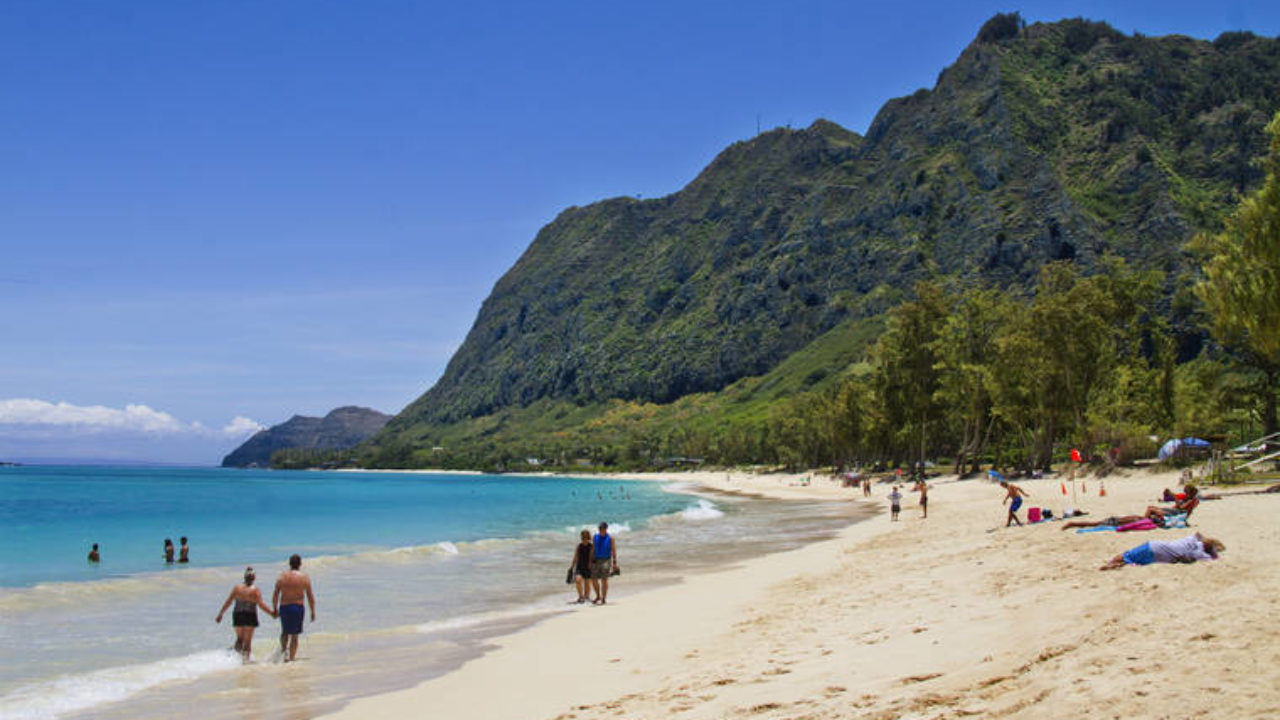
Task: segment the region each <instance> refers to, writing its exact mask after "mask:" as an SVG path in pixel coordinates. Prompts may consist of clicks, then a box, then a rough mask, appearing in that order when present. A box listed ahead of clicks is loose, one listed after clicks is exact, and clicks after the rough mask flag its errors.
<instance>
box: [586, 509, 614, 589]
mask: <svg viewBox="0 0 1280 720" xmlns="http://www.w3.org/2000/svg"><path fill="white" fill-rule="evenodd" d="M591 544H592V546H593V548H592V556H591V587H592V588H594V589H595V591H596V597H595V599H594V600H592V601H591V603H592V604H593V605H604V604H605V601H606V600H607V599H608V598H609V576H610V575H613V574H614V573H616V572H617V571H618V548H616V547H614V544H613V537H612V536H611V535H609V523H607V522H602V523H600V532H598V533H596V536H595V537H593V538H592V539H591Z"/></svg>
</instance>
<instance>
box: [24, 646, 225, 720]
mask: <svg viewBox="0 0 1280 720" xmlns="http://www.w3.org/2000/svg"><path fill="white" fill-rule="evenodd" d="M239 666H240V656H239V655H237V654H236V653H234V652H231V651H229V650H211V651H206V652H199V653H195V654H193V655H187V656H184V657H178V658H169V659H166V660H161V661H159V662H153V663H146V664H142V665H125V666H122V667H114V668H107V669H104V670H95V671H93V672H89V673H85V674H83V675H72V676H66V677H60V678H57V679H54V680H48V681H45V682H39V683H33V684H31V685H24V686H22V687H19V688H17V689H16V690H14V691H13V692H11V693H9V694H8V695H5V696H4V697H2V698H0V717H3V718H6V720H54V719H55V718H60V717H63V716H65V715H70V714H72V713H78V712H83V711H85V710H90V709H92V708H95V707H99V706H102V705H106V704H108V703H114V702H120V701H121V700H125V699H127V698H129V697H131V696H133V695H136V694H138V693H140V692H142V691H144V690H148V689H150V688H153V687H156V686H158V685H163V684H169V683H174V682H182V681H185V680H194V679H196V678H198V677H201V676H204V675H208V674H210V673H215V672H220V671H223V670H230V669H233V668H236V667H239Z"/></svg>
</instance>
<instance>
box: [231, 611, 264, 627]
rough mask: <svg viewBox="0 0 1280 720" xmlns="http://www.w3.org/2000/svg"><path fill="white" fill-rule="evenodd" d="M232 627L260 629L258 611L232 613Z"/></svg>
mask: <svg viewBox="0 0 1280 720" xmlns="http://www.w3.org/2000/svg"><path fill="white" fill-rule="evenodd" d="M231 625H232V627H258V611H257V610H236V611H234V612H232V613H231Z"/></svg>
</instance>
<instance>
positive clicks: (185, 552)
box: [178, 535, 191, 563]
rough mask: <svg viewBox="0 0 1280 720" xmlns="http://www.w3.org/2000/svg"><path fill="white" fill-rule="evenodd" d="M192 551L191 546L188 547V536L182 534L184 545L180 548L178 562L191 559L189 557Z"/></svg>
mask: <svg viewBox="0 0 1280 720" xmlns="http://www.w3.org/2000/svg"><path fill="white" fill-rule="evenodd" d="M190 553H191V548H189V547H187V536H186V535H183V536H182V547H180V548H178V562H179V563H186V562H188V561H189V558H188V557H187V556H188V555H189V554H190Z"/></svg>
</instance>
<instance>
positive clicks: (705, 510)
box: [677, 498, 724, 520]
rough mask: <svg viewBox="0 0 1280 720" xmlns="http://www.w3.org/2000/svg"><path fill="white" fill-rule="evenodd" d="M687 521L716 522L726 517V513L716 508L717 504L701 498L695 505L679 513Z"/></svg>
mask: <svg viewBox="0 0 1280 720" xmlns="http://www.w3.org/2000/svg"><path fill="white" fill-rule="evenodd" d="M677 515H679V516H680V517H682V518H684V519H685V520H714V519H716V518H721V517H724V511H723V510H721V509H720V508H718V507H716V504H715V503H713V502H711V501H710V500H707V499H705V498H700V499H699V500H698V502H697V504H695V505H690V506H689V507H687V508H685V509H683V510H681V511H680V512H679V513H677Z"/></svg>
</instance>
